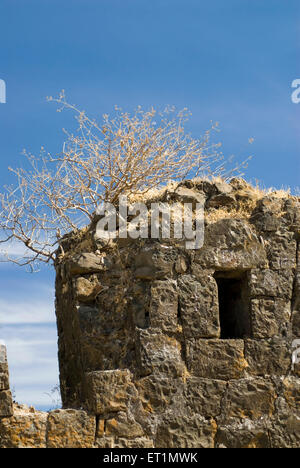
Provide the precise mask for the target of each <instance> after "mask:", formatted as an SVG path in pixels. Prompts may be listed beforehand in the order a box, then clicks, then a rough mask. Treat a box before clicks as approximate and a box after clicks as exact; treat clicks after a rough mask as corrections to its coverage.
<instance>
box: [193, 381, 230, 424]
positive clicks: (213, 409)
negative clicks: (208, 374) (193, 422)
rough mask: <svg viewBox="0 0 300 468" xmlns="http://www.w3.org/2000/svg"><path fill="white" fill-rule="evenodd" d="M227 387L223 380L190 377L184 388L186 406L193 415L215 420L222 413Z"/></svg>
mask: <svg viewBox="0 0 300 468" xmlns="http://www.w3.org/2000/svg"><path fill="white" fill-rule="evenodd" d="M226 387H227V383H226V382H223V381H221V380H213V379H202V378H199V377H190V378H188V379H187V381H186V385H185V388H184V397H185V399H186V405H187V407H188V408H189V409H190V410H191V412H193V413H198V414H200V415H201V416H204V417H205V418H215V417H217V416H219V415H220V413H221V402H222V399H223V398H224V394H225V390H226Z"/></svg>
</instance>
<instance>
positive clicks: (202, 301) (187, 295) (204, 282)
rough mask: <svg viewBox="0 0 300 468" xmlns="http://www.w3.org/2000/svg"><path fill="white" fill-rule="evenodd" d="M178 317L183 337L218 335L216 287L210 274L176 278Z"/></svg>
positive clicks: (212, 336) (215, 336) (211, 336)
mask: <svg viewBox="0 0 300 468" xmlns="http://www.w3.org/2000/svg"><path fill="white" fill-rule="evenodd" d="M178 288H179V305H180V319H181V323H182V329H183V333H184V336H185V338H218V337H219V336H220V321H219V305H218V287H217V283H216V281H215V279H214V278H213V277H212V276H209V275H206V274H203V276H202V277H199V278H197V279H196V278H195V277H193V276H191V275H183V276H182V277H181V278H180V279H179V280H178Z"/></svg>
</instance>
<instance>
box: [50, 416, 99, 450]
mask: <svg viewBox="0 0 300 468" xmlns="http://www.w3.org/2000/svg"><path fill="white" fill-rule="evenodd" d="M95 432H96V417H95V416H90V415H88V414H87V413H86V412H85V411H81V410H73V409H66V410H54V411H51V412H50V413H49V416H48V421H47V448H91V447H92V446H93V444H94V439H95Z"/></svg>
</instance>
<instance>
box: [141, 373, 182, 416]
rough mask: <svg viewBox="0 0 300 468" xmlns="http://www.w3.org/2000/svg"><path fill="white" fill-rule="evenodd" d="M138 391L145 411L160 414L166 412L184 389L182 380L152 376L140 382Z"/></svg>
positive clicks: (161, 375) (159, 375) (166, 376)
mask: <svg viewBox="0 0 300 468" xmlns="http://www.w3.org/2000/svg"><path fill="white" fill-rule="evenodd" d="M136 386H137V389H138V392H139V397H140V399H141V402H142V404H143V407H144V409H145V411H148V412H149V413H156V412H157V413H160V412H163V411H165V410H166V409H167V408H168V407H169V406H170V405H171V404H172V402H173V400H174V398H175V397H176V396H177V395H181V394H182V392H183V388H184V383H183V381H182V379H180V378H177V379H173V378H170V377H169V376H168V375H163V374H152V375H149V376H148V377H144V378H142V379H140V380H138V382H137V384H136Z"/></svg>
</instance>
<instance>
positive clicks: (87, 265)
mask: <svg viewBox="0 0 300 468" xmlns="http://www.w3.org/2000/svg"><path fill="white" fill-rule="evenodd" d="M66 267H67V270H68V271H69V274H70V275H72V276H74V275H84V274H88V273H97V272H103V271H105V270H106V269H107V267H106V261H105V257H100V256H99V255H96V254H94V253H92V252H86V253H80V254H78V255H74V256H73V257H72V258H71V259H70V260H69V261H68V263H66Z"/></svg>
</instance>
